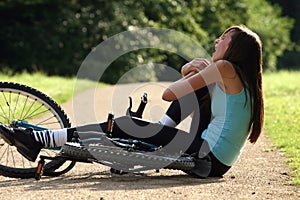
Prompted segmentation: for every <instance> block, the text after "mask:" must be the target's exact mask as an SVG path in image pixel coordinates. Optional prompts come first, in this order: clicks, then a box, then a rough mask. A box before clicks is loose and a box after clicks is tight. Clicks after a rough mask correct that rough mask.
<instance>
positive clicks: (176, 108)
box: [68, 88, 230, 176]
mask: <svg viewBox="0 0 300 200" xmlns="http://www.w3.org/2000/svg"><path fill="white" fill-rule="evenodd" d="M210 104H211V102H210V95H209V92H208V88H202V89H199V90H197V91H195V92H194V93H190V94H188V95H186V96H184V97H182V98H179V99H178V100H175V101H173V102H172V103H171V105H170V107H169V108H168V110H167V112H166V114H167V115H168V116H169V117H170V118H171V119H173V120H174V121H175V123H176V124H179V123H180V122H181V121H182V120H184V119H185V118H186V117H188V116H189V115H191V114H193V117H192V122H191V127H190V131H189V133H186V132H184V131H182V130H179V129H176V128H173V127H168V126H163V125H160V124H155V123H150V122H146V121H143V120H139V119H135V118H129V117H120V118H116V119H115V123H114V128H113V132H112V135H113V137H116V138H124V139H139V140H142V141H144V142H148V143H150V144H154V145H156V146H163V147H167V150H168V151H176V152H184V153H187V154H195V153H196V154H198V153H199V151H200V153H202V154H203V153H204V154H206V155H208V156H209V157H210V159H211V162H212V169H211V172H210V174H209V176H222V175H223V174H224V173H225V172H227V171H228V170H229V168H230V167H228V166H225V165H224V164H222V163H221V162H220V161H219V160H218V159H217V158H216V157H215V156H214V155H213V154H212V153H211V152H210V151H209V148H208V145H207V143H206V142H205V141H204V140H203V139H202V138H201V134H202V132H203V131H204V130H205V129H206V128H207V126H208V124H209V122H210V118H211V110H210ZM106 128H107V122H103V123H100V124H89V125H84V126H79V127H76V128H71V129H68V133H69V134H68V138H69V139H68V140H70V138H72V137H73V132H74V130H77V131H78V132H81V131H82V132H84V131H100V132H106ZM200 148H201V150H200ZM201 151H202V152H201ZM203 151H204V152H203Z"/></svg>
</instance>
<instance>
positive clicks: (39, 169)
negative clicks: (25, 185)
mask: <svg viewBox="0 0 300 200" xmlns="http://www.w3.org/2000/svg"><path fill="white" fill-rule="evenodd" d="M44 166H45V160H44V159H43V158H41V159H40V160H39V162H38V166H37V169H36V171H35V175H34V178H35V180H37V181H39V180H40V179H41V177H42V175H43V171H44Z"/></svg>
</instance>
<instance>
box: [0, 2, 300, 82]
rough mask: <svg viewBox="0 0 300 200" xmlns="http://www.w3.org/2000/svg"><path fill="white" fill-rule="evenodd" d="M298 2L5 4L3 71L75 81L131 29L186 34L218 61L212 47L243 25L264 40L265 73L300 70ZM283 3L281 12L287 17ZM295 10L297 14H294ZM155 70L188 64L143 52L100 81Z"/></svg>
mask: <svg viewBox="0 0 300 200" xmlns="http://www.w3.org/2000/svg"><path fill="white" fill-rule="evenodd" d="M298 2H299V1H297V0H289V1H279V0H278V1H276V0H269V1H266V0H251V1H248V0H240V1H236V0H210V1H207V0H185V1H183V0H139V1H135V0H123V1H116V0H110V1H106V0H98V1H96V0H85V1H80V0H70V1H64V0H1V1H0V44H1V45H0V67H1V70H2V71H4V72H6V73H9V72H10V73H15V72H20V71H24V70H26V71H28V72H34V71H42V72H45V73H46V74H49V75H64V76H73V75H76V73H77V71H78V69H79V67H80V65H81V63H82V61H83V60H84V58H85V57H86V56H87V55H88V54H89V52H90V51H91V50H92V49H93V48H94V47H95V46H97V45H98V44H99V43H101V42H102V41H104V40H106V39H107V38H110V37H111V36H113V35H115V34H118V33H121V32H122V31H126V30H129V29H130V27H131V28H132V27H156V28H168V29H173V30H176V31H180V32H182V33H185V34H187V35H188V36H190V37H191V38H194V39H195V40H197V41H198V42H199V43H200V44H201V45H202V46H203V47H204V48H205V49H206V50H207V52H208V53H212V51H213V47H214V44H213V41H214V40H215V39H216V37H218V36H219V35H220V34H221V33H222V32H223V31H224V29H226V28H227V27H229V26H231V25H234V24H245V25H246V26H248V27H249V28H251V29H253V30H254V31H256V32H257V33H258V34H259V35H260V36H261V38H262V40H263V43H264V70H266V71H275V70H276V69H278V68H297V67H298V68H300V66H299V56H298V55H297V54H299V44H300V42H299V41H300V39H299V24H298V26H297V23H299V21H296V20H295V19H296V18H299V17H300V16H299V13H297V12H296V11H295V9H296V8H297V6H298V7H299V5H300V3H298ZM271 3H272V4H271ZM278 3H280V4H281V5H282V8H283V12H282V8H281V7H280V6H279V4H278ZM290 7H292V8H293V9H294V10H293V11H294V12H290V10H289V8H290ZM287 15H289V17H288V16H287ZM283 55H285V56H284V57H283ZM149 62H155V63H162V64H165V65H168V66H171V67H173V68H175V69H179V68H180V66H182V64H184V63H185V62H186V60H185V59H183V58H181V57H180V56H178V55H177V54H176V52H175V53H174V52H173V53H170V52H167V51H162V50H149V49H145V50H137V51H133V52H130V53H128V54H125V55H123V56H121V57H120V58H118V59H117V60H115V61H114V62H113V63H112V64H111V66H110V67H109V70H108V71H107V72H106V75H105V76H103V78H102V80H101V81H103V82H107V83H116V82H117V81H118V80H119V78H120V76H122V75H123V74H124V73H126V72H127V71H128V70H130V69H132V68H134V67H136V66H137V65H142V64H147V63H149ZM152 71H154V72H155V70H152ZM157 77H159V72H157V73H152V74H151V76H149V73H140V74H139V78H140V79H141V80H145V81H148V80H153V79H155V78H157ZM129 81H130V80H129ZM133 81H134V80H133Z"/></svg>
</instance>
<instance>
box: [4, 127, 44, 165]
mask: <svg viewBox="0 0 300 200" xmlns="http://www.w3.org/2000/svg"><path fill="white" fill-rule="evenodd" d="M0 137H1V138H2V139H3V140H5V141H6V142H7V143H8V144H9V145H12V146H15V147H16V148H17V150H18V152H19V153H20V154H22V155H23V156H24V157H25V158H27V159H28V160H30V161H35V160H36V158H37V156H38V155H39V153H40V151H41V149H42V147H43V145H42V144H41V143H40V142H37V141H36V140H35V139H34V136H33V133H32V131H31V130H29V129H21V128H9V127H7V126H5V125H4V124H2V123H0Z"/></svg>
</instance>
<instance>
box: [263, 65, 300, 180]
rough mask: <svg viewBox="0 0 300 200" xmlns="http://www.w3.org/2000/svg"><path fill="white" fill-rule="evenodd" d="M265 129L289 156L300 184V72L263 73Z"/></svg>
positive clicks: (290, 163) (275, 143) (288, 158)
mask: <svg viewBox="0 0 300 200" xmlns="http://www.w3.org/2000/svg"><path fill="white" fill-rule="evenodd" d="M264 92H265V132H266V134H267V136H268V137H270V138H271V140H272V142H273V144H274V145H275V146H277V147H278V148H279V149H280V150H281V151H282V152H284V153H285V155H286V157H287V162H288V163H289V165H290V166H291V167H292V169H293V170H294V174H293V176H294V179H293V181H292V183H293V184H296V185H300V72H287V71H282V72H279V73H273V74H264Z"/></svg>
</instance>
